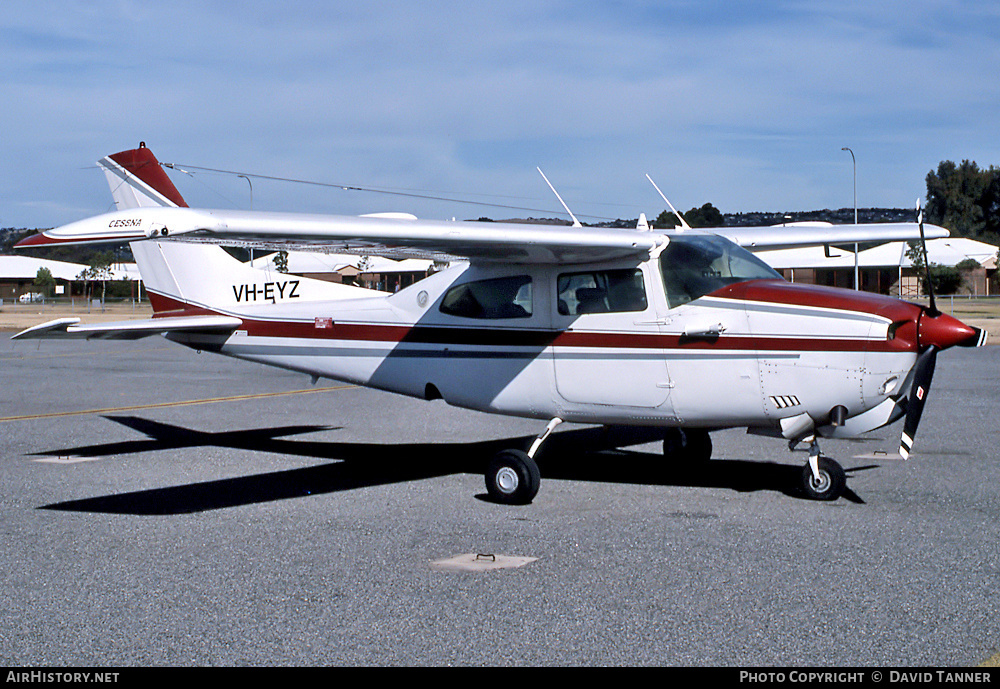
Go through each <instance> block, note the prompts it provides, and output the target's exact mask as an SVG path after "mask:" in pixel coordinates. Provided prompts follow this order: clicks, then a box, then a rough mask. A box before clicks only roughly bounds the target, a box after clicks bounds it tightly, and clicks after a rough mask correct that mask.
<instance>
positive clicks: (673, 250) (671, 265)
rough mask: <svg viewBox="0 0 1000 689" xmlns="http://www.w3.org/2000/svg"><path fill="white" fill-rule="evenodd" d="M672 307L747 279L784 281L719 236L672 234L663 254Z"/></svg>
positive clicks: (761, 263) (663, 265) (661, 255)
mask: <svg viewBox="0 0 1000 689" xmlns="http://www.w3.org/2000/svg"><path fill="white" fill-rule="evenodd" d="M660 270H661V272H662V273H663V287H664V289H665V291H666V294H667V304H668V306H669V308H671V309H672V308H674V307H677V306H680V305H681V304H686V303H687V302H689V301H694V300H695V299H697V298H698V297H701V296H704V295H706V294H708V293H709V292H714V291H715V290H717V289H719V288H721V287H725V286H726V285H731V284H733V283H737V282H744V281H746V280H762V279H763V280H781V279H782V278H781V276H780V275H779V274H778V273H776V272H775V271H774V270H773V269H772V268H771V267H770V266H769V265H767V264H766V263H764V262H763V261H761V260H760V259H759V258H757V257H756V256H754V255H753V254H752V253H750V252H749V251H747V250H746V249H743V248H742V247H740V246H738V245H737V244H735V243H733V242H731V241H729V240H728V239H725V238H724V237H719V236H716V235H689V236H686V237H682V236H676V235H675V236H672V237H670V243H669V244H667V247H666V248H665V249H664V250H663V252H662V253H661V254H660Z"/></svg>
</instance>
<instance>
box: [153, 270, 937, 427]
mask: <svg viewBox="0 0 1000 689" xmlns="http://www.w3.org/2000/svg"><path fill="white" fill-rule="evenodd" d="M525 285H527V287H525ZM665 285H666V288H665ZM669 285H670V280H669V279H668V280H666V281H665V280H664V275H663V273H662V265H661V262H660V261H659V260H657V259H656V258H653V259H650V260H647V261H645V262H641V263H637V262H636V261H634V260H631V261H629V260H625V261H622V262H619V263H608V262H604V263H601V264H595V265H590V266H588V265H574V266H555V265H533V266H524V265H509V266H504V265H497V264H473V265H469V264H459V265H457V266H454V267H452V268H449V269H447V270H445V271H442V272H440V273H437V274H434V275H432V276H430V277H428V278H426V279H424V280H422V281H420V282H418V283H416V284H414V285H412V286H411V287H408V288H406V289H404V290H402V291H400V292H398V293H396V294H391V295H385V294H380V293H375V294H374V295H373V296H370V297H369V296H363V297H358V298H347V299H336V300H330V301H301V302H297V301H296V300H295V299H290V298H283V299H278V298H277V294H278V292H277V290H278V287H277V286H276V285H275V286H272V287H270V288H269V292H268V294H269V296H270V299H269V300H268V301H267V302H266V303H263V304H261V303H257V302H256V301H255V302H253V303H247V302H246V300H245V298H244V299H242V300H240V301H241V303H233V305H232V307H231V308H220V307H219V306H218V305H217V304H216V305H215V306H213V309H212V310H213V311H215V312H218V313H225V314H229V315H235V316H237V317H239V318H241V319H242V320H243V327H241V328H239V329H238V330H236V332H234V333H233V334H231V335H228V336H218V335H194V334H190V333H177V334H172V335H170V337H171V339H174V340H176V341H179V342H183V343H185V344H188V345H190V346H193V347H197V348H204V349H211V350H213V351H218V352H220V353H222V354H226V355H229V356H234V357H238V358H241V359H247V360H251V361H257V362H261V363H265V364H269V365H273V366H279V367H283V368H288V369H292V370H296V371H302V372H304V373H308V374H311V375H315V376H322V377H329V378H334V379H337V380H342V381H347V382H351V383H356V384H359V385H365V386H371V387H376V388H380V389H384V390H389V391H392V392H396V393H401V394H405V395H410V396H414V397H420V398H426V399H436V398H443V399H444V400H445V401H447V402H448V403H449V404H453V405H456V406H460V407H466V408H470V409H477V410H482V411H488V412H494V413H502V414H509V415H516V416H524V417H531V418H539V419H548V418H553V417H558V418H561V419H563V420H564V421H573V422H582V423H601V424H628V425H661V426H699V427H706V428H723V427H734V426H749V427H770V428H777V427H778V425H779V423H780V422H781V420H782V419H789V418H792V417H799V416H802V415H804V414H807V415H808V416H809V417H810V418H811V419H812V420H813V421H814V422H815V424H816V425H817V426H821V425H822V424H824V423H825V422H826V418H827V417H828V416H829V412H830V410H831V408H833V407H835V406H837V405H842V406H844V407H846V409H847V414H848V416H855V415H857V414H860V413H862V412H864V411H866V410H868V409H871V408H873V407H875V406H877V405H878V404H879V403H881V402H883V401H885V400H886V399H887V398H888V397H889V396H890V395H892V394H893V393H896V392H898V390H899V388H900V386H901V385H902V384H903V379H904V377H905V375H906V373H907V372H908V371H909V370H910V368H911V367H912V366H913V364H914V361H915V359H916V355H917V351H916V347H915V346H912V345H909V344H908V343H905V342H902V341H900V342H894V340H893V339H892V338H891V337H890V326H891V325H892V323H893V322H894V321H896V320H899V319H900V314H899V312H900V310H901V309H902V310H903V311H905V310H906V308H907V307H912V309H917V308H918V307H915V306H912V305H908V304H904V303H903V302H899V301H898V300H894V299H888V298H884V297H877V295H868V296H865V297H860V296H857V293H853V292H846V293H845V291H844V290H834V289H832V288H817V287H811V286H799V285H790V284H788V283H784V282H781V281H778V280H757V281H751V282H742V283H736V284H733V285H731V286H729V287H727V288H725V289H723V290H716V291H714V292H712V293H711V294H707V295H704V296H700V297H698V298H695V299H694V300H693V301H689V302H684V300H683V299H681V300H678V299H676V295H675V294H672V293H671V292H670V289H671V287H670V286H669ZM226 289H233V291H234V297H235V296H240V295H239V292H240V291H241V290H243V291H245V290H252V291H253V292H254V294H257V293H261V294H262V293H263V290H264V289H267V288H266V287H265V284H264V283H261V284H259V285H254V284H250V283H245V284H244V285H240V286H236V285H234V286H232V287H230V286H226ZM616 290H617V292H618V294H617V296H614V293H615V291H616ZM357 293H358V294H363V292H360V291H359V292H357ZM505 294H507V295H508V296H507V297H504V295H505ZM595 297H596V302H595V303H590V304H588V303H586V302H587V300H594V299H595ZM602 299H603V301H601V300H602ZM490 300H493V302H494V303H483V302H487V301H490ZM671 301H674V302H675V303H674V304H673V305H672V304H671V303H670V302H671ZM597 302H599V303H597ZM897 305H898V306H897ZM907 317H908V316H907ZM864 430H868V429H867V428H866V429H864Z"/></svg>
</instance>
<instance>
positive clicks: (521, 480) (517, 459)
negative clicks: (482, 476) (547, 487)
mask: <svg viewBox="0 0 1000 689" xmlns="http://www.w3.org/2000/svg"><path fill="white" fill-rule="evenodd" d="M561 423H562V419H560V418H554V419H552V420H551V421H549V425H548V426H546V427H545V430H544V431H542V432H541V433H540V434H539V435H538V437H537V438H535V440H534V442H533V443H531V448H530V449H529V450H528V451H527V452H522V451H521V450H501V451H500V452H498V453H497V454H496V456H495V457H493V459H491V460H490V464H489V466H488V467H487V469H486V492H487V493H489V495H490V498H492V499H493V500H494V501H495V502H499V503H503V504H505V505H527V504H528V503H530V502H531V501H532V500H534V499H535V496H536V495H537V494H538V487H539V485H540V484H541V480H542V477H541V473H540V472H539V471H538V464H537V463H536V462H535V453H536V452H538V448H539V447H541V445H542V443H543V442H544V441H545V439H546V438H548V437H549V433H551V432H552V430H553V429H554V428H555V427H556V426H558V425H559V424H561Z"/></svg>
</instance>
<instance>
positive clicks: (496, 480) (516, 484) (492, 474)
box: [486, 450, 542, 505]
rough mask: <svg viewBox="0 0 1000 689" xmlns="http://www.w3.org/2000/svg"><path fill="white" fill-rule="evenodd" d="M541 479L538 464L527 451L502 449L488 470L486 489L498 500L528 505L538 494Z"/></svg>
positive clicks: (511, 503) (491, 461)
mask: <svg viewBox="0 0 1000 689" xmlns="http://www.w3.org/2000/svg"><path fill="white" fill-rule="evenodd" d="M541 480H542V477H541V474H540V473H539V471H538V465H537V464H536V463H535V460H533V459H532V458H531V457H529V456H528V454H527V453H526V452H521V451H520V450H502V451H501V452H498V453H497V454H496V456H495V457H493V459H491V460H490V465H489V468H487V470H486V491H487V492H488V493H489V494H490V497H491V498H492V499H493V500H495V501H496V502H500V503H503V504H505V505H527V504H528V503H530V502H531V501H532V500H534V499H535V495H537V494H538V487H539V485H540V484H541Z"/></svg>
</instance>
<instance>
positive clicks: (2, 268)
mask: <svg viewBox="0 0 1000 689" xmlns="http://www.w3.org/2000/svg"><path fill="white" fill-rule="evenodd" d="M40 268H48V270H49V272H50V273H52V278H53V279H54V280H55V283H56V290H55V291H56V293H55V294H54V295H46V296H50V297H51V296H55V297H73V296H83V293H84V285H85V281H84V280H82V279H81V278H80V275H81V274H82V273H83V271H85V270H87V268H88V266H85V265H82V264H80V263H67V262H66V261H50V260H48V259H44V258H35V257H34V256H0V299H3V300H4V302H11V301H14V302H16V301H17V300H18V299H20V297H21V295H22V294H33V293H36V292H39V291H40V290H39V288H38V286H37V285H35V277H36V276H37V275H38V270H39V269H40ZM126 278H127V279H129V280H132V281H138V280H139V279H140V278H139V272H138V270H137V269H136V266H135V264H134V263H127V264H120V265H118V266H116V267H114V268H113V269H112V271H111V279H112V280H123V279H126Z"/></svg>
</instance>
